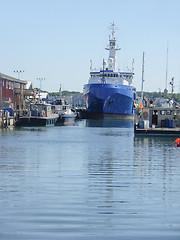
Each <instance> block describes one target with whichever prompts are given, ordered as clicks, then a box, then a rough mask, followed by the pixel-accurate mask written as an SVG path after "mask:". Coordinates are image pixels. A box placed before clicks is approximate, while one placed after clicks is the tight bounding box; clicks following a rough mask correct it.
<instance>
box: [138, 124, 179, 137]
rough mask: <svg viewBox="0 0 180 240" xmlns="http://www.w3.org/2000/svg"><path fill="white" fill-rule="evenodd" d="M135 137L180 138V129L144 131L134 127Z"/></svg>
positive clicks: (150, 129) (149, 129)
mask: <svg viewBox="0 0 180 240" xmlns="http://www.w3.org/2000/svg"><path fill="white" fill-rule="evenodd" d="M134 135H135V136H180V127H175V128H165V127H164V128H162V127H160V128H158V127H157V128H152V127H151V128H147V129H142V128H139V127H138V126H137V125H134Z"/></svg>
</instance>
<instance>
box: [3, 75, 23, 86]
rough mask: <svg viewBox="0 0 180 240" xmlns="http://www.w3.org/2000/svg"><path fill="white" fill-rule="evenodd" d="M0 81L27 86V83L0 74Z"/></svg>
mask: <svg viewBox="0 0 180 240" xmlns="http://www.w3.org/2000/svg"><path fill="white" fill-rule="evenodd" d="M0 79H3V80H8V81H11V82H16V83H21V84H27V81H24V80H20V79H17V78H14V77H10V76H8V75H5V74H3V73H0Z"/></svg>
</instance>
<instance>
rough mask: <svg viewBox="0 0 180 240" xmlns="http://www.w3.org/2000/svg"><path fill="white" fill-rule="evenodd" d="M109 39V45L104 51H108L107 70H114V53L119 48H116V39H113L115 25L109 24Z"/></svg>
mask: <svg viewBox="0 0 180 240" xmlns="http://www.w3.org/2000/svg"><path fill="white" fill-rule="evenodd" d="M111 30H112V33H111V38H109V45H108V47H107V48H105V49H106V50H109V58H108V70H114V71H115V69H116V51H117V50H120V48H116V38H115V35H114V34H115V24H114V22H113V23H111Z"/></svg>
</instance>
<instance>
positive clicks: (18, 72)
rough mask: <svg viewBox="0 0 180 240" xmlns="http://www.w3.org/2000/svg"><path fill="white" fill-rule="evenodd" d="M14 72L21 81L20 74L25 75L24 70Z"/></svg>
mask: <svg viewBox="0 0 180 240" xmlns="http://www.w3.org/2000/svg"><path fill="white" fill-rule="evenodd" d="M14 72H15V73H17V74H18V79H19V80H20V73H23V72H24V70H16V71H14Z"/></svg>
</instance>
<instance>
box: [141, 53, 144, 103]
mask: <svg viewBox="0 0 180 240" xmlns="http://www.w3.org/2000/svg"><path fill="white" fill-rule="evenodd" d="M144 81H145V80H144V52H143V61H142V84H141V102H143V85H144Z"/></svg>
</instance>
